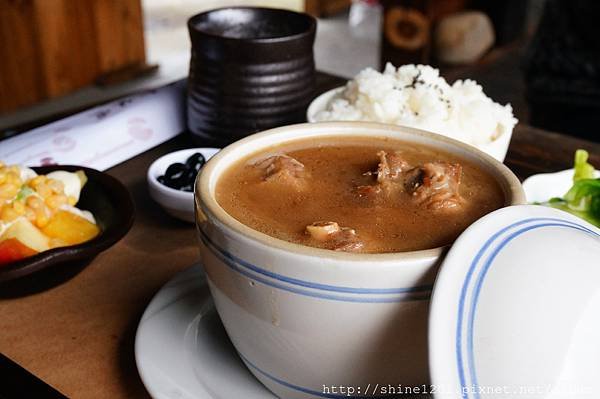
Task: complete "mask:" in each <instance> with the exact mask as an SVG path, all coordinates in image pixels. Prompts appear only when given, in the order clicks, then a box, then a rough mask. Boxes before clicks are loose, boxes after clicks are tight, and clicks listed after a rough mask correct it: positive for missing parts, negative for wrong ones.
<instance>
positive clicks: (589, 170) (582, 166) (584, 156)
mask: <svg viewBox="0 0 600 399" xmlns="http://www.w3.org/2000/svg"><path fill="white" fill-rule="evenodd" d="M588 158H589V154H588V152H587V151H586V150H577V151H575V166H574V169H575V174H574V175H573V181H574V182H576V181H578V180H583V179H593V178H594V172H595V170H594V166H592V164H590V163H589V162H588V161H587V160H588Z"/></svg>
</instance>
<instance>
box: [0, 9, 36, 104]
mask: <svg viewBox="0 0 600 399" xmlns="http://www.w3.org/2000/svg"><path fill="white" fill-rule="evenodd" d="M33 18H34V7H33V0H28V1H9V2H3V4H2V6H1V7H0V60H2V67H1V68H0V71H1V72H0V113H5V112H9V111H12V110H14V109H17V108H19V107H21V106H23V105H27V104H31V103H34V102H36V101H39V100H41V99H42V98H44V96H45V94H46V92H45V89H44V85H43V80H44V79H43V75H42V71H41V69H40V68H39V64H38V62H37V57H38V49H39V43H38V41H37V34H36V32H37V26H35V25H34V26H32V23H31V21H33Z"/></svg>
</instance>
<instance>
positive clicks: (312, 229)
mask: <svg viewBox="0 0 600 399" xmlns="http://www.w3.org/2000/svg"><path fill="white" fill-rule="evenodd" d="M306 232H307V233H308V234H309V235H310V237H311V238H312V239H314V240H315V241H318V242H319V243H320V244H321V245H323V244H324V245H323V247H324V248H326V249H332V250H334V251H345V252H354V251H359V250H360V249H361V248H362V247H363V246H364V243H363V242H362V241H361V240H360V239H359V238H358V236H357V235H356V231H355V230H354V229H351V228H349V227H340V225H339V224H337V223H336V222H314V223H312V224H309V225H308V226H306Z"/></svg>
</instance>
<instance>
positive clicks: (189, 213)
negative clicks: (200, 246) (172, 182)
mask: <svg viewBox="0 0 600 399" xmlns="http://www.w3.org/2000/svg"><path fill="white" fill-rule="evenodd" d="M219 151H220V149H219V148H189V149H186V150H180V151H175V152H171V153H169V154H166V155H163V156H162V157H160V158H158V159H157V160H156V161H154V162H153V163H152V165H150V167H149V168H148V173H147V175H146V179H147V181H148V190H149V191H150V197H152V199H153V200H154V201H156V202H158V203H159V204H160V206H162V207H163V208H164V210H165V211H167V213H169V214H170V215H171V216H173V217H176V218H177V219H181V220H183V221H186V222H190V223H194V193H191V192H185V191H180V190H175V189H174V188H170V187H167V186H165V185H164V184H161V183H159V181H158V177H159V176H161V175H164V174H165V171H166V170H167V168H168V167H169V165H171V164H173V163H175V162H185V160H186V159H187V158H188V157H189V156H190V155H192V154H195V153H196V152H199V153H201V154H202V155H204V158H205V159H206V160H207V161H208V160H209V159H210V158H211V157H212V156H213V155H215V154H216V153H217V152H219Z"/></svg>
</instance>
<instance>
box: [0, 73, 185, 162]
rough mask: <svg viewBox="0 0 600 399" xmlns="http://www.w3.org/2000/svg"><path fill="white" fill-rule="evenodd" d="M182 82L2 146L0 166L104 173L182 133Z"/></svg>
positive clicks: (47, 126) (121, 101)
mask: <svg viewBox="0 0 600 399" xmlns="http://www.w3.org/2000/svg"><path fill="white" fill-rule="evenodd" d="M185 87H186V81H185V80H182V81H178V82H175V83H173V84H170V85H168V86H164V87H161V88H159V89H155V90H149V91H145V92H143V93H139V94H135V95H132V96H129V97H125V98H122V99H119V100H115V101H113V102H110V103H107V104H103V105H100V106H97V107H94V108H91V109H88V110H86V111H83V112H81V113H78V114H75V115H72V116H69V117H67V118H65V119H61V120H59V121H56V122H53V123H51V124H49V125H45V126H42V127H39V128H36V129H34V130H31V131H29V132H26V133H22V134H20V135H18V136H15V137H11V138H9V139H6V140H3V141H0V160H2V161H4V162H5V163H7V164H19V165H27V166H40V165H54V164H63V165H67V164H68V165H82V166H87V167H90V168H94V169H98V170H106V169H108V168H110V167H112V166H114V165H117V164H119V163H121V162H123V161H126V160H128V159H130V158H133V157H135V156H136V155H138V154H140V153H142V152H144V151H146V150H148V149H150V148H152V147H155V146H157V145H159V144H161V143H163V142H165V141H167V140H169V139H171V138H173V137H175V136H177V135H178V134H179V133H181V132H182V131H183V130H184V129H185V126H186V123H185V112H184V107H185Z"/></svg>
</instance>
